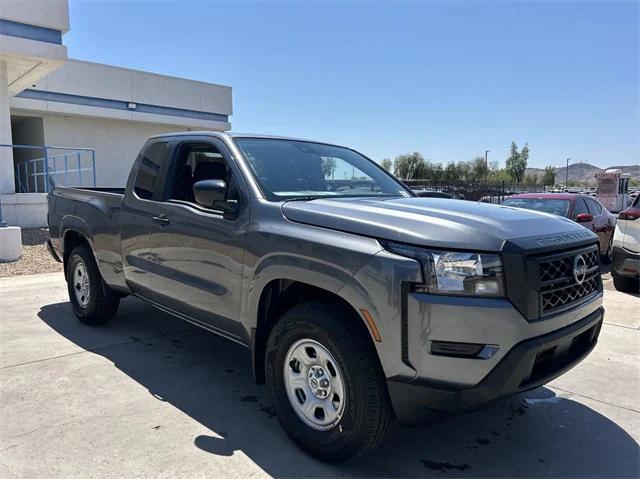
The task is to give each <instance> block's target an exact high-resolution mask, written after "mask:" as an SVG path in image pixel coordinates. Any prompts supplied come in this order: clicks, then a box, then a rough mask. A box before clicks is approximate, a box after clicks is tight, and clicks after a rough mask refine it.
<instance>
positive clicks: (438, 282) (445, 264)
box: [381, 241, 504, 297]
mask: <svg viewBox="0 0 640 479" xmlns="http://www.w3.org/2000/svg"><path fill="white" fill-rule="evenodd" d="M381 244H382V245H383V247H384V248H385V249H386V250H387V251H390V252H391V253H395V254H398V255H400V256H406V257H408V258H412V259H415V260H416V261H419V262H420V264H421V265H422V272H423V275H424V283H423V284H419V285H416V290H418V291H422V292H428V293H435V294H459V295H463V296H490V297H502V296H504V275H503V270H502V260H501V259H500V256H498V255H497V254H486V253H473V252H459V251H437V250H429V249H424V248H419V247H416V246H409V245H404V244H401V243H392V242H389V241H381Z"/></svg>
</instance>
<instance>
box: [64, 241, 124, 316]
mask: <svg viewBox="0 0 640 479" xmlns="http://www.w3.org/2000/svg"><path fill="white" fill-rule="evenodd" d="M67 289H68V291H69V301H70V302H71V307H72V309H73V313H74V314H75V315H76V317H77V318H78V319H79V320H80V321H82V322H83V323H86V324H89V325H92V326H95V325H98V324H102V323H105V322H107V321H109V320H110V319H111V318H113V316H114V315H115V314H116V312H117V311H118V305H119V304H120V296H118V295H117V294H116V293H115V292H114V291H112V290H111V289H110V288H109V287H108V286H107V285H106V284H105V282H104V280H103V279H102V275H101V274H100V270H99V269H98V265H97V264H96V260H95V259H94V257H93V253H92V252H91V250H90V249H89V247H88V246H86V245H80V246H77V247H76V248H74V249H73V251H72V252H71V255H70V256H69V262H68V263H67Z"/></svg>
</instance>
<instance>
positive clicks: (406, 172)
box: [393, 151, 425, 180]
mask: <svg viewBox="0 0 640 479" xmlns="http://www.w3.org/2000/svg"><path fill="white" fill-rule="evenodd" d="M424 167H425V166H424V157H423V156H422V154H421V153H420V152H417V151H415V152H413V153H407V154H405V155H400V156H398V157H396V160H395V162H394V172H393V174H394V175H396V176H397V177H398V178H401V179H403V180H412V179H414V178H415V173H416V169H418V172H419V173H420V172H421V171H424V170H422V169H423V168H424Z"/></svg>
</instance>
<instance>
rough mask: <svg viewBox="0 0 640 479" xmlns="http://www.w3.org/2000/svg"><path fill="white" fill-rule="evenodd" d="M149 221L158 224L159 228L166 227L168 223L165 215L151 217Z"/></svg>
mask: <svg viewBox="0 0 640 479" xmlns="http://www.w3.org/2000/svg"><path fill="white" fill-rule="evenodd" d="M151 219H152V220H153V221H155V222H156V223H158V224H160V226H167V225H168V224H169V223H170V221H169V218H167V217H166V216H165V215H160V216H152V217H151Z"/></svg>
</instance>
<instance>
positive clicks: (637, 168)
mask: <svg viewBox="0 0 640 479" xmlns="http://www.w3.org/2000/svg"><path fill="white" fill-rule="evenodd" d="M612 168H617V169H620V170H622V172H623V173H629V174H631V177H632V178H635V179H636V180H638V181H640V165H624V166H609V167H607V168H598V167H597V166H593V165H590V164H588V163H570V164H569V181H578V182H580V183H584V182H585V181H586V182H588V184H592V185H595V183H596V179H595V176H596V173H599V172H601V171H605V170H609V169H612ZM566 169H567V168H566V167H564V166H562V167H560V168H558V169H557V174H556V182H557V183H564V179H565V171H566ZM525 174H526V175H538V176H542V175H543V174H544V168H527V170H526V171H525Z"/></svg>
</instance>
